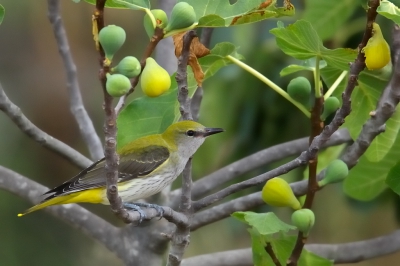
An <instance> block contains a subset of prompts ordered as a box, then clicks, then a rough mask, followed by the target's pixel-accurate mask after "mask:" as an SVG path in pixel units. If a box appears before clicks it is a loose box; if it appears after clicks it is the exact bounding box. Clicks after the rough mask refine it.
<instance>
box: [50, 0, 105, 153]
mask: <svg viewBox="0 0 400 266" xmlns="http://www.w3.org/2000/svg"><path fill="white" fill-rule="evenodd" d="M47 2H48V17H49V20H50V23H51V25H52V26H53V32H54V37H55V39H56V41H57V46H58V51H59V53H60V55H61V58H62V60H63V63H64V68H65V72H66V74H67V89H68V94H69V104H70V110H71V113H72V115H73V116H74V117H75V120H76V122H77V124H78V126H79V130H80V132H81V135H82V137H83V140H84V142H85V143H86V145H87V147H88V149H89V153H90V156H91V158H92V159H93V160H98V159H100V158H103V156H104V152H103V147H102V144H101V141H100V138H99V136H98V135H97V133H96V130H95V128H94V126H93V122H92V120H91V119H90V117H89V115H88V113H87V112H86V109H85V107H84V105H83V101H82V96H81V93H80V88H79V82H78V76H77V71H76V65H75V63H74V60H73V58H72V55H71V51H70V47H69V44H68V38H67V34H66V33H65V29H64V25H63V22H62V19H61V16H60V0H48V1H47Z"/></svg>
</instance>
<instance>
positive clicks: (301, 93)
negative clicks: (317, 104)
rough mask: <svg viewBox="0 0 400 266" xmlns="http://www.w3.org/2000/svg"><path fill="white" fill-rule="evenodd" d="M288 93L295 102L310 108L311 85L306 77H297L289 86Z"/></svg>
mask: <svg viewBox="0 0 400 266" xmlns="http://www.w3.org/2000/svg"><path fill="white" fill-rule="evenodd" d="M287 92H288V94H289V95H290V97H292V98H293V99H294V100H296V101H298V102H299V103H301V104H303V105H304V106H308V105H309V102H310V96H311V84H310V81H308V79H306V78H305V77H297V78H294V79H292V80H291V81H290V82H289V84H288V86H287Z"/></svg>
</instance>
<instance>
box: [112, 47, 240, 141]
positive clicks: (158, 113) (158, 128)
mask: <svg viewBox="0 0 400 266" xmlns="http://www.w3.org/2000/svg"><path fill="white" fill-rule="evenodd" d="M236 53H237V52H236V48H235V46H234V45H233V44H231V43H219V44H217V45H216V46H215V47H214V48H213V49H212V50H211V53H210V54H209V55H207V56H205V57H202V58H200V59H199V63H200V65H201V66H202V69H203V72H204V75H205V77H204V78H205V79H207V78H210V77H212V76H213V75H214V74H215V73H216V72H217V71H218V70H219V69H220V68H221V67H223V66H225V65H227V64H230V60H227V59H225V56H227V55H233V56H234V55H237V54H236ZM237 57H240V55H237ZM187 70H188V71H187V77H188V89H189V96H190V97H191V96H192V95H193V94H194V92H195V91H196V88H197V83H196V80H195V78H194V74H193V72H192V70H191V68H188V69H187ZM177 90H178V85H177V83H176V80H175V75H174V76H172V77H171V88H170V89H169V91H168V92H167V93H165V94H163V95H161V96H159V97H156V98H150V97H147V96H142V97H139V98H136V99H134V100H133V101H132V102H131V103H129V104H128V105H127V106H126V108H124V109H123V110H122V111H121V113H120V115H119V116H118V118H117V125H118V134H117V144H118V149H120V148H121V147H123V146H124V145H126V144H127V143H129V142H131V141H133V140H135V139H137V138H140V137H143V136H146V135H150V134H157V133H161V132H163V131H164V130H165V129H166V128H167V127H168V126H169V125H170V124H172V123H173V122H176V121H178V120H179V118H180V112H179V103H178V100H177Z"/></svg>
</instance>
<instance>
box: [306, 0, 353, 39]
mask: <svg viewBox="0 0 400 266" xmlns="http://www.w3.org/2000/svg"><path fill="white" fill-rule="evenodd" d="M355 2H357V1H354V0H336V1H321V0H306V1H305V9H304V10H305V11H304V14H303V17H302V19H304V20H307V21H309V22H311V24H312V25H313V27H314V29H315V31H316V32H317V33H318V35H319V37H320V38H321V39H322V40H326V39H329V38H330V37H332V36H333V35H334V34H335V33H336V32H337V31H338V30H339V29H340V27H341V26H342V25H343V24H344V23H345V22H346V21H347V20H348V19H349V18H350V16H351V15H352V14H353V13H354V10H355V9H356V8H358V7H359V3H355ZM327 10H329V12H326V11H327ZM321 14H324V15H321Z"/></svg>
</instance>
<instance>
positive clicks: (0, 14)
mask: <svg viewBox="0 0 400 266" xmlns="http://www.w3.org/2000/svg"><path fill="white" fill-rule="evenodd" d="M5 13H6V10H5V9H4V7H3V6H2V5H0V24H1V23H2V22H3V19H4V14H5Z"/></svg>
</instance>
